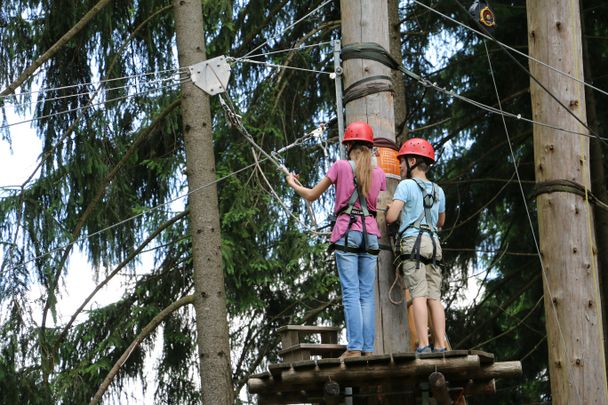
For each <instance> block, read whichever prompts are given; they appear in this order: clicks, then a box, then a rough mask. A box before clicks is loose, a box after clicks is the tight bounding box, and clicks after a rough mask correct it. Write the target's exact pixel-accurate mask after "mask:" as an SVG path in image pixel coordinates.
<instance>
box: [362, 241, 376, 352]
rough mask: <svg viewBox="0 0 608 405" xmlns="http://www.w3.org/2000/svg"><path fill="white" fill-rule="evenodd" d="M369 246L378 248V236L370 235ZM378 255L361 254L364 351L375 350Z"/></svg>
mask: <svg viewBox="0 0 608 405" xmlns="http://www.w3.org/2000/svg"><path fill="white" fill-rule="evenodd" d="M368 242H369V248H371V249H377V248H378V238H377V237H376V236H375V235H369V239H368ZM377 263H378V256H375V255H371V254H369V253H361V254H359V299H360V303H361V315H362V335H363V349H362V350H363V351H365V352H373V351H374V339H375V330H376V324H375V323H376V320H375V315H376V308H375V299H376V297H375V296H374V292H375V288H374V287H375V280H376V269H377Z"/></svg>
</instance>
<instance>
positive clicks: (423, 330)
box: [412, 297, 429, 347]
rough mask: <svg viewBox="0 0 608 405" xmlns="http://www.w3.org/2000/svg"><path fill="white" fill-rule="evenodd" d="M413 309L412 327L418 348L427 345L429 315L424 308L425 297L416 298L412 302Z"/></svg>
mask: <svg viewBox="0 0 608 405" xmlns="http://www.w3.org/2000/svg"><path fill="white" fill-rule="evenodd" d="M412 308H413V309H414V326H415V327H416V335H418V347H425V346H428V345H429V331H428V324H429V314H428V310H427V308H426V297H416V298H414V299H413V300H412Z"/></svg>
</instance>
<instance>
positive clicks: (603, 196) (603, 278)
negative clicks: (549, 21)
mask: <svg viewBox="0 0 608 405" xmlns="http://www.w3.org/2000/svg"><path fill="white" fill-rule="evenodd" d="M582 3H583V2H582V0H581V2H580V3H579V4H580V5H581V9H583V8H582ZM581 24H582V33H583V66H584V67H585V80H586V81H587V82H590V81H592V80H593V73H594V72H593V65H592V64H591V61H590V60H589V51H588V49H589V47H588V42H589V40H588V39H587V36H586V34H587V32H586V31H587V30H586V29H585V19H584V18H583V19H582V20H581ZM585 96H586V97H587V118H588V120H589V127H590V128H591V130H592V131H593V132H595V133H596V134H599V133H600V125H599V121H598V118H597V103H596V100H595V91H594V90H593V89H591V88H585ZM590 149H591V190H592V191H593V194H594V195H595V196H596V197H597V198H599V199H600V200H602V201H603V202H608V189H606V172H605V170H604V146H603V144H602V142H601V141H600V140H598V139H595V138H592V139H591V145H590ZM593 214H594V215H595V236H596V238H597V247H598V252H608V212H606V211H605V210H603V209H601V208H599V207H595V208H594V210H593ZM598 261H599V284H600V302H601V307H602V308H606V305H607V302H606V300H608V255H605V254H604V255H599V256H598ZM602 325H604V336H608V323H607V322H606V313H605V312H604V313H602ZM604 355H608V342H606V340H604ZM606 360H607V361H608V358H607V359H606Z"/></svg>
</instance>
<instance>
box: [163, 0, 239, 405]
mask: <svg viewBox="0 0 608 405" xmlns="http://www.w3.org/2000/svg"><path fill="white" fill-rule="evenodd" d="M173 6H174V10H175V30H176V39H177V50H178V57H179V64H180V66H182V67H186V66H190V65H193V64H195V63H198V62H201V61H203V60H205V59H206V51H205V38H204V35H203V10H202V7H201V2H200V1H198V0H174V1H173ZM182 121H183V130H184V140H185V144H186V171H187V176H188V187H189V189H190V190H199V191H196V192H193V193H192V194H191V195H190V197H189V200H188V204H189V206H190V232H191V234H192V258H193V266H194V291H195V296H194V308H195V311H196V331H197V343H198V354H199V364H200V375H201V394H202V395H201V403H203V404H214V405H216V404H217V405H231V404H232V403H233V396H234V394H233V388H232V378H231V377H232V371H231V368H230V344H229V335H228V320H227V311H226V294H225V290H224V274H223V269H222V256H221V254H220V243H221V235H220V221H219V209H218V200H217V189H216V187H215V180H216V174H215V157H214V154H213V138H212V133H211V111H210V106H209V97H208V96H207V94H206V93H204V92H203V91H201V90H200V89H198V88H196V87H195V86H194V84H192V83H187V82H186V83H182ZM202 186H205V188H204V191H200V190H201V189H202Z"/></svg>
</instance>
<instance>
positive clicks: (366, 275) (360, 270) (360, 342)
mask: <svg viewBox="0 0 608 405" xmlns="http://www.w3.org/2000/svg"><path fill="white" fill-rule="evenodd" d="M367 240H368V246H367V247H368V249H378V237H377V236H376V235H368V236H367ZM336 245H338V246H340V245H341V246H344V237H342V238H341V239H339V240H338V241H336ZM348 246H349V247H352V248H358V247H364V246H365V244H364V236H363V234H362V233H361V232H357V231H351V232H350V233H349V234H348ZM377 262H378V256H375V255H371V254H369V253H351V252H343V251H341V250H336V266H337V267H338V274H339V276H340V284H341V285H342V303H343V305H344V320H345V321H346V339H347V340H348V345H347V349H348V350H362V351H364V352H373V351H374V336H375V327H376V325H375V322H376V321H375V296H374V284H375V279H376V264H377Z"/></svg>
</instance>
